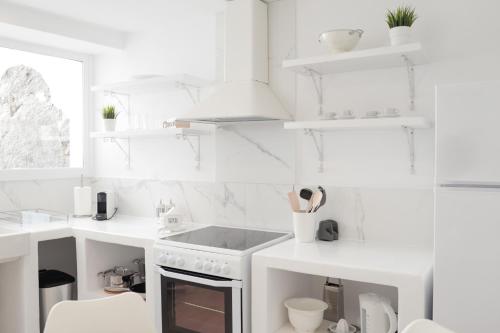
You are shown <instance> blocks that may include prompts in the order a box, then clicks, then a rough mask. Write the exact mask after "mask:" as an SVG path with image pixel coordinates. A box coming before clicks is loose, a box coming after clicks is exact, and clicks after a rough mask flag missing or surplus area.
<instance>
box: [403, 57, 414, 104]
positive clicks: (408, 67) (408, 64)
mask: <svg viewBox="0 0 500 333" xmlns="http://www.w3.org/2000/svg"><path fill="white" fill-rule="evenodd" d="M401 57H402V58H403V61H404V62H405V64H406V72H407V74H408V93H409V98H410V111H414V110H415V65H414V64H413V62H412V61H411V60H410V58H408V57H407V56H406V55H404V54H403V55H402V56H401Z"/></svg>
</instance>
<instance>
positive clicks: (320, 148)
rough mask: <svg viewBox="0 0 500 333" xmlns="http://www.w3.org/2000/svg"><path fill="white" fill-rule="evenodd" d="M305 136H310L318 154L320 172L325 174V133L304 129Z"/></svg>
mask: <svg viewBox="0 0 500 333" xmlns="http://www.w3.org/2000/svg"><path fill="white" fill-rule="evenodd" d="M304 134H305V135H307V136H310V137H311V139H312V140H313V143H314V148H316V153H317V154H318V162H319V166H318V172H319V173H323V172H324V171H325V166H324V162H325V155H324V153H325V147H324V140H323V133H322V132H319V131H313V130H312V129H309V128H307V129H304Z"/></svg>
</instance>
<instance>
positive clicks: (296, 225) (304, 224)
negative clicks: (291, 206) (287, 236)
mask: <svg viewBox="0 0 500 333" xmlns="http://www.w3.org/2000/svg"><path fill="white" fill-rule="evenodd" d="M317 215H318V214H317V213H306V212H305V211H301V212H293V232H294V234H295V240H296V241H297V242H299V243H311V242H314V240H315V239H316V220H317V219H316V217H317Z"/></svg>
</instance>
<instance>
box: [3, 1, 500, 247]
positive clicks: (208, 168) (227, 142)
mask: <svg viewBox="0 0 500 333" xmlns="http://www.w3.org/2000/svg"><path fill="white" fill-rule="evenodd" d="M408 3H409V4H412V2H408ZM396 4H397V3H396V2H392V1H389V0H381V1H377V2H372V1H367V0H365V1H361V0H356V1H349V2H347V1H330V0H281V1H277V2H273V3H272V4H271V5H270V11H269V13H270V60H271V61H270V67H271V71H270V74H271V75H270V77H271V86H272V87H273V89H274V90H275V91H276V92H277V94H278V95H279V96H280V98H281V100H282V101H283V103H284V104H285V105H286V107H287V108H288V110H289V111H290V112H291V113H293V114H294V115H295V116H296V118H297V119H316V118H317V117H318V116H317V114H316V110H317V105H316V102H315V95H314V92H313V87H312V84H311V82H310V80H309V79H308V78H304V77H300V76H296V75H295V74H293V73H291V72H288V71H284V70H282V69H281V62H282V60H283V59H286V58H294V57H297V56H300V57H303V56H311V55H319V54H323V53H325V52H326V51H325V50H324V49H323V48H322V47H321V45H319V44H318V43H317V41H316V39H317V35H318V34H319V33H320V32H321V31H323V30H328V29H331V28H337V27H353V28H362V29H364V30H365V35H364V36H363V38H362V40H361V42H360V45H359V48H369V47H376V46H381V45H386V44H388V35H387V28H386V26H385V23H384V11H385V9H386V8H389V7H394V6H395V5H396ZM413 4H414V5H415V6H416V8H417V12H418V14H419V16H420V18H419V20H418V21H417V23H416V24H415V31H414V35H415V39H416V40H419V41H421V42H422V45H423V46H424V48H425V50H426V53H427V56H428V59H429V64H428V65H424V66H418V67H417V68H416V76H417V80H416V82H417V111H415V112H410V111H408V110H407V103H408V101H407V85H406V73H405V70H404V68H397V69H390V70H380V71H368V72H359V73H347V74H342V75H335V76H328V77H325V79H324V81H325V109H326V111H333V112H342V111H343V110H345V109H352V110H353V111H354V112H355V113H357V114H358V115H361V114H363V113H364V112H366V111H369V110H384V109H385V108H387V107H397V108H398V109H400V110H401V112H402V113H405V114H421V115H426V116H428V117H429V118H433V116H434V85H435V84H436V83H441V82H456V81H470V80H483V79H490V78H497V77H498V76H499V74H500V66H499V65H498V64H497V59H498V56H499V54H500V45H499V44H498V43H493V42H491V40H492V39H491V35H492V32H493V31H496V30H499V29H498V28H500V26H499V25H500V23H498V22H497V21H496V20H495V19H494V17H493V15H494V14H493V13H494V12H495V9H498V8H497V7H499V6H500V5H499V4H497V3H493V2H491V1H487V0H479V1H475V2H474V3H472V2H460V3H459V4H457V3H456V2H452V1H449V0H447V1H439V2H435V1H430V0H425V1H418V2H417V1H414V2H413ZM221 30H222V29H220V27H219V28H217V27H216V15H215V13H214V14H213V15H204V16H200V14H196V15H193V16H191V17H186V16H182V17H179V18H178V19H177V20H168V21H166V22H165V23H164V24H163V25H161V26H156V25H155V28H154V29H153V28H148V29H146V30H144V31H141V32H136V33H133V34H131V38H130V40H129V44H128V46H127V49H126V51H125V52H124V53H123V54H121V55H108V56H100V57H98V58H97V59H96V61H95V65H96V68H95V75H94V77H95V83H105V82H110V81H117V80H123V79H128V78H129V77H130V76H131V75H135V74H148V73H150V74H171V73H179V72H187V73H190V74H193V75H197V76H200V77H204V78H207V79H211V78H215V77H219V78H220V71H218V70H217V69H218V68H220V58H221V54H222V52H221V47H220V40H221V37H220V32H221ZM217 36H218V37H219V38H218V39H217V38H216V37H217ZM217 64H219V66H218V65H217ZM112 101H113V100H112V99H109V97H102V96H99V95H96V100H95V105H94V109H93V112H95V126H94V128H95V129H100V128H101V124H100V119H99V115H98V110H99V108H100V107H101V106H102V105H103V104H104V103H108V102H112ZM131 104H132V110H133V111H134V112H135V111H137V112H140V113H148V114H151V115H152V116H151V118H155V119H156V120H157V122H156V123H158V122H159V120H161V119H164V118H168V117H171V116H175V115H178V114H182V112H184V111H185V110H187V109H188V108H189V106H190V101H189V99H188V98H187V96H186V95H185V94H184V93H183V92H179V93H173V94H163V95H162V94H160V95H153V94H150V95H144V96H135V97H133V98H132V100H131ZM120 118H121V119H120V120H119V127H121V128H126V127H127V126H128V124H127V116H126V114H123V115H122V116H121V117H120ZM215 133H216V134H215V135H214V136H210V137H204V138H203V139H202V164H201V170H200V171H197V170H196V169H195V163H194V161H193V153H192V151H191V150H190V148H189V146H188V145H187V143H186V142H182V141H176V140H174V139H161V140H160V139H151V140H136V141H132V142H131V155H132V165H131V169H130V170H128V169H127V168H126V166H125V163H124V158H123V155H122V153H121V152H120V151H119V150H118V149H116V147H115V146H114V145H113V144H109V143H106V144H104V143H103V142H101V141H95V144H94V150H95V152H94V159H95V176H96V178H95V179H94V180H92V183H93V185H94V190H95V191H98V190H100V189H108V188H115V189H116V191H117V192H118V194H119V200H120V210H121V212H122V213H129V214H136V215H146V216H152V215H153V211H154V210H153V208H154V205H155V204H156V202H157V201H158V200H159V199H160V198H163V199H168V198H170V197H172V198H173V199H174V201H175V202H177V203H178V205H179V206H180V207H181V209H182V210H183V211H184V212H185V213H186V216H187V217H188V218H189V219H192V220H194V221H196V222H200V223H216V222H217V223H230V224H236V225H247V226H265V227H270V228H279V229H290V228H291V218H290V213H289V209H288V204H287V201H286V192H288V191H290V190H291V189H292V187H293V186H295V188H296V189H298V188H300V187H301V186H302V185H304V184H305V185H307V184H309V185H310V184H321V185H324V186H326V187H327V190H328V193H329V196H328V199H329V200H328V204H327V206H326V207H325V208H324V209H323V210H322V212H321V213H322V217H325V218H327V217H333V218H336V219H338V220H339V222H340V224H341V230H343V237H345V238H356V239H371V240H379V241H399V242H405V243H415V244H420V245H425V246H432V209H433V207H432V206H433V203H432V188H431V186H432V183H433V156H434V147H433V141H434V136H433V131H432V130H421V131H417V134H416V144H417V174H416V175H410V174H409V172H408V151H407V146H406V141H405V137H404V134H403V133H402V132H400V131H394V132H390V131H389V132H375V131H374V132H364V133H361V132H354V131H353V132H342V133H328V134H326V135H325V146H326V154H325V157H326V161H325V167H326V170H325V172H324V173H318V171H317V166H318V164H317V159H316V155H315V152H314V149H313V148H312V146H311V141H310V138H308V137H305V136H304V135H303V134H302V133H301V132H293V131H285V130H283V129H282V128H281V127H280V126H279V125H277V124H266V125H262V126H259V125H257V126H256V125H241V126H233V127H229V128H224V129H219V130H217V131H216V132H215ZM77 183H78V181H77V180H67V181H54V182H53V183H51V182H6V183H2V184H1V186H0V189H1V191H0V195H1V196H2V198H0V206H1V207H2V208H6V209H10V208H15V207H22V208H29V207H35V206H38V207H44V208H63V209H66V210H70V209H71V207H72V203H71V186H73V185H75V184H77ZM47 191H48V192H49V193H52V194H51V195H48V196H46V195H41V194H40V193H45V192H47ZM59 193H63V195H59Z"/></svg>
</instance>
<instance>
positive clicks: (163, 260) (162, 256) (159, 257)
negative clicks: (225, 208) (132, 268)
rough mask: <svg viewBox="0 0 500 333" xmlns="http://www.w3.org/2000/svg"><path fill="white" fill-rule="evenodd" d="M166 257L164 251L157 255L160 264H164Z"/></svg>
mask: <svg viewBox="0 0 500 333" xmlns="http://www.w3.org/2000/svg"><path fill="white" fill-rule="evenodd" d="M167 259H168V258H167V255H166V254H165V253H162V254H160V255H159V256H158V261H159V262H160V264H163V265H166V264H167Z"/></svg>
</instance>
